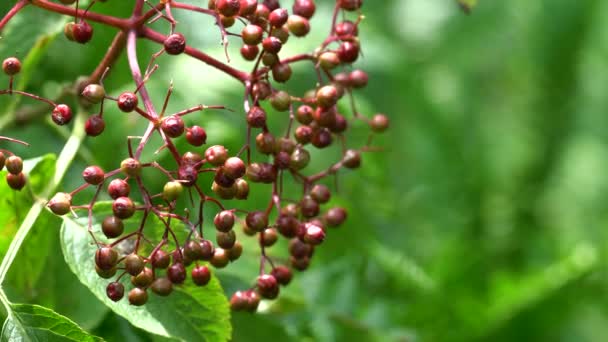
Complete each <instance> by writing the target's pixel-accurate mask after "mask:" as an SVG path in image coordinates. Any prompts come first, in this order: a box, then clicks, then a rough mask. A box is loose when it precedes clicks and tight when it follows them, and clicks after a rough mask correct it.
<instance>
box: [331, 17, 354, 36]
mask: <svg viewBox="0 0 608 342" xmlns="http://www.w3.org/2000/svg"><path fill="white" fill-rule="evenodd" d="M336 34H337V35H338V36H339V37H342V36H356V35H358V34H359V29H358V28H357V25H355V23H353V22H352V21H350V20H344V21H342V22H340V23H338V24H337V25H336Z"/></svg>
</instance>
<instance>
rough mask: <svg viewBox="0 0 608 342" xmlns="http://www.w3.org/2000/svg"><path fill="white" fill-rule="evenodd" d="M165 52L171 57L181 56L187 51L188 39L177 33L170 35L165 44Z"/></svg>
mask: <svg viewBox="0 0 608 342" xmlns="http://www.w3.org/2000/svg"><path fill="white" fill-rule="evenodd" d="M163 46H164V47H165V51H167V53H168V54H170V55H179V54H180V53H182V52H184V50H185V49H186V37H184V35H183V34H181V33H179V32H177V33H173V34H171V35H169V36H168V37H167V39H165V41H164V42H163Z"/></svg>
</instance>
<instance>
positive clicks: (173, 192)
mask: <svg viewBox="0 0 608 342" xmlns="http://www.w3.org/2000/svg"><path fill="white" fill-rule="evenodd" d="M182 191H184V187H183V186H182V183H180V182H178V181H170V182H167V183H165V186H164V188H163V198H164V199H165V201H167V202H171V201H174V200H176V199H177V198H178V197H179V195H180V194H181V193H182Z"/></svg>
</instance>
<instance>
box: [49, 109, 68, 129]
mask: <svg viewBox="0 0 608 342" xmlns="http://www.w3.org/2000/svg"><path fill="white" fill-rule="evenodd" d="M51 118H52V119H53V122H54V123H56V124H57V125H60V126H63V125H65V124H67V123H69V122H70V121H71V120H72V110H71V109H70V107H68V106H67V105H65V104H58V105H57V106H55V108H53V112H52V113H51Z"/></svg>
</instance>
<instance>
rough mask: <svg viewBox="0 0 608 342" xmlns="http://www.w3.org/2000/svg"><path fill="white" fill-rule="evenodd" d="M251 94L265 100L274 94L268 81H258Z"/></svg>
mask: <svg viewBox="0 0 608 342" xmlns="http://www.w3.org/2000/svg"><path fill="white" fill-rule="evenodd" d="M251 94H252V95H253V97H254V98H256V99H258V100H265V99H267V98H268V97H269V96H270V95H271V94H272V90H271V88H270V85H269V84H268V82H264V81H258V82H256V83H254V85H253V87H252V88H251Z"/></svg>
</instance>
